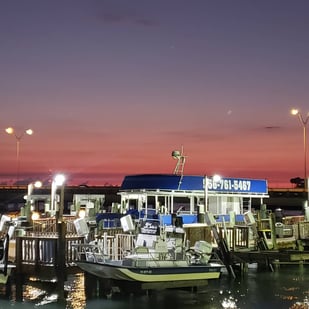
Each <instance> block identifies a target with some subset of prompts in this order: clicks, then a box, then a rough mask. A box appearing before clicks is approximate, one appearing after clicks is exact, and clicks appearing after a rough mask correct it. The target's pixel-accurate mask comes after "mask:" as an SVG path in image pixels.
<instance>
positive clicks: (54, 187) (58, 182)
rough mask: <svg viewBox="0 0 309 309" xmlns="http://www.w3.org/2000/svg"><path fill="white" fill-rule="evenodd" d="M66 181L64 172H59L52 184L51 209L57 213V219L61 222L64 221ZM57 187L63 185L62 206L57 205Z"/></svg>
mask: <svg viewBox="0 0 309 309" xmlns="http://www.w3.org/2000/svg"><path fill="white" fill-rule="evenodd" d="M64 183H65V176H64V175H63V174H57V175H56V176H55V177H54V179H53V181H52V184H51V202H50V203H51V210H52V211H54V212H55V213H56V214H57V216H56V217H57V219H58V221H59V222H61V221H62V216H63V207H64ZM57 187H61V194H60V206H59V208H58V207H56V191H57Z"/></svg>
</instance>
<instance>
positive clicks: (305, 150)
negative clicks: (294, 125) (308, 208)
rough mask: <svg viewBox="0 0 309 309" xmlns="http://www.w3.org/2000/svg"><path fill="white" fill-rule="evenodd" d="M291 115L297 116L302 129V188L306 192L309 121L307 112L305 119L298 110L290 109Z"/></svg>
mask: <svg viewBox="0 0 309 309" xmlns="http://www.w3.org/2000/svg"><path fill="white" fill-rule="evenodd" d="M291 114H292V115H293V116H297V117H298V119H299V122H300V124H301V125H302V127H303V143H304V186H305V190H308V179H307V123H308V120H309V112H308V113H307V116H306V118H304V117H303V116H302V114H301V113H300V111H299V110H298V109H292V110H291Z"/></svg>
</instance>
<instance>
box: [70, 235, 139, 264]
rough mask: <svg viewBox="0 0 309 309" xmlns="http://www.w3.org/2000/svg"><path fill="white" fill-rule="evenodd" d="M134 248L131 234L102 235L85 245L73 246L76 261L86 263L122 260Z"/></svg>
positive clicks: (133, 239)
mask: <svg viewBox="0 0 309 309" xmlns="http://www.w3.org/2000/svg"><path fill="white" fill-rule="evenodd" d="M134 246H135V236H134V235H132V234H116V235H114V236H113V235H108V234H107V233H104V235H101V236H99V237H97V238H96V239H95V240H94V241H92V242H90V243H87V244H78V245H75V246H74V247H75V250H76V252H77V254H78V259H86V260H87V261H97V262H98V261H104V260H106V259H111V260H122V259H123V258H124V257H125V256H126V255H128V253H130V252H132V250H133V248H134Z"/></svg>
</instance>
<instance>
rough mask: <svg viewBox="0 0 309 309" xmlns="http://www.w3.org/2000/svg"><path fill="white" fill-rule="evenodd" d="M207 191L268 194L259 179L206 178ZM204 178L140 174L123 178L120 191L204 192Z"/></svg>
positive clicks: (265, 182)
mask: <svg viewBox="0 0 309 309" xmlns="http://www.w3.org/2000/svg"><path fill="white" fill-rule="evenodd" d="M208 181H209V183H208V191H210V192H211V191H215V192H220V193H245V194H262V195H265V194H267V193H268V188H267V181H266V180H260V179H244V178H222V179H221V180H220V181H218V182H214V181H213V180H212V179H211V178H208ZM204 182H205V177H204V176H187V175H185V176H179V175H174V174H140V175H129V176H125V178H124V180H123V182H122V185H121V188H120V190H122V191H127V190H143V189H144V190H171V191H172V190H179V191H202V190H204Z"/></svg>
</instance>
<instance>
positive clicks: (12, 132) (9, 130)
mask: <svg viewBox="0 0 309 309" xmlns="http://www.w3.org/2000/svg"><path fill="white" fill-rule="evenodd" d="M5 132H6V133H7V134H10V135H14V136H15V138H16V163H17V173H16V178H17V180H18V179H19V168H20V162H19V152H20V141H21V139H22V138H23V136H24V135H25V134H26V135H32V134H33V130H32V129H27V130H24V131H23V132H22V133H20V134H17V133H16V131H15V129H14V128H12V127H8V128H6V129H5Z"/></svg>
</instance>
